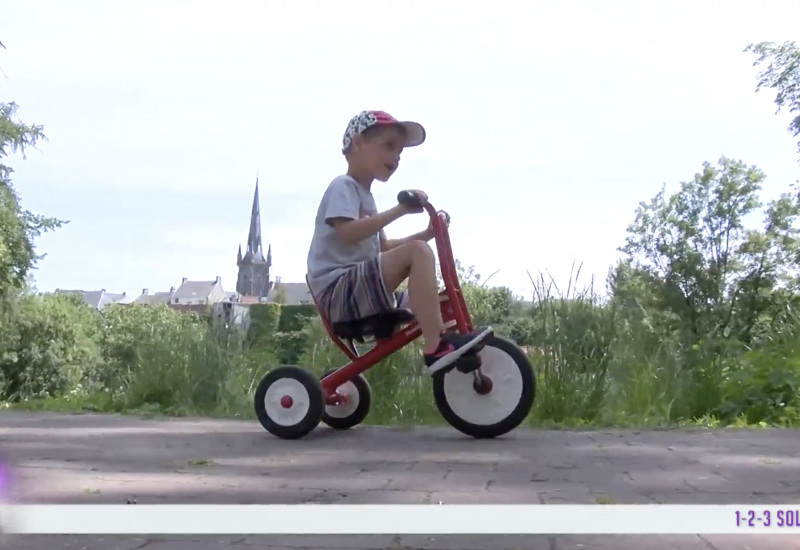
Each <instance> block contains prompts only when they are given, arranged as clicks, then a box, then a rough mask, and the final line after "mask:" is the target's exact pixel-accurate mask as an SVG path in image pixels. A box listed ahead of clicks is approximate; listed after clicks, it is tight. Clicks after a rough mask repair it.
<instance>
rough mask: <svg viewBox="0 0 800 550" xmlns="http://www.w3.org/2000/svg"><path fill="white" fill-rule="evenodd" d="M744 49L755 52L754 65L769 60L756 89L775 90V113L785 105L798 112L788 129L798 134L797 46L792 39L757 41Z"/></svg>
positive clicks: (799, 65) (799, 77) (799, 87)
mask: <svg viewBox="0 0 800 550" xmlns="http://www.w3.org/2000/svg"><path fill="white" fill-rule="evenodd" d="M744 51H746V52H748V51H749V52H753V53H755V54H756V55H758V59H756V61H755V62H754V63H753V65H754V66H758V65H761V64H762V63H764V62H767V61H769V65H768V66H767V68H766V69H764V70H763V71H762V72H761V73H760V74H759V80H758V86H757V87H756V92H758V91H759V90H761V89H762V88H771V89H773V90H775V91H776V95H775V105H777V106H778V112H780V110H781V108H783V107H788V109H789V112H790V113H797V116H795V117H794V119H792V122H791V123H790V124H789V128H788V129H789V132H791V134H792V135H793V136H795V137H798V136H800V48H798V47H797V44H795V43H794V42H788V41H787V42H784V43H783V44H781V45H777V44H775V43H774V42H759V43H757V44H749V45H748V46H747V48H745V50H744ZM797 150H798V152H800V141H798V143H797Z"/></svg>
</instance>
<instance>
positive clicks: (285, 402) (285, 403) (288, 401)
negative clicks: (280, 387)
mask: <svg viewBox="0 0 800 550" xmlns="http://www.w3.org/2000/svg"><path fill="white" fill-rule="evenodd" d="M293 404H294V399H292V396H291V395H284V396H283V397H281V407H283V408H284V409H290V408H292V405H293Z"/></svg>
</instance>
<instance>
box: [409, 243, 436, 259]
mask: <svg viewBox="0 0 800 550" xmlns="http://www.w3.org/2000/svg"><path fill="white" fill-rule="evenodd" d="M403 246H407V247H408V248H409V252H410V253H411V256H412V258H413V261H415V262H431V263H436V258H434V256H433V249H432V248H431V247H430V246H429V245H428V243H426V242H424V241H411V242H408V243H406V244H405V245H403Z"/></svg>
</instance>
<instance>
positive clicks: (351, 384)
mask: <svg viewBox="0 0 800 550" xmlns="http://www.w3.org/2000/svg"><path fill="white" fill-rule="evenodd" d="M397 199H398V201H399V202H401V203H404V204H416V206H418V207H419V206H422V207H424V208H425V210H426V211H427V212H428V214H429V215H430V217H431V223H432V226H433V230H434V235H435V240H436V249H437V252H438V256H439V265H440V269H441V273H442V279H443V280H444V290H443V291H442V292H441V293H440V294H439V303H440V305H441V309H442V319H443V321H444V329H445V330H446V331H459V332H460V333H461V334H466V333H467V332H470V331H471V330H473V328H472V320H471V319H470V316H469V312H468V311H467V305H466V302H465V300H464V296H463V294H462V292H461V286H460V285H459V282H458V276H457V273H456V267H455V260H454V259H453V251H452V248H451V246H450V236H449V233H448V227H447V224H446V223H445V220H447V219H448V218H447V214H446V213H445V212H437V211H436V210H435V209H434V208H433V206H431V204H430V203H429V202H427V201H426V202H425V204H421V203H419V202H418V199H417V197H416V195H414V194H412V193H410V192H408V191H401V192H400V194H399V195H398V197H397ZM314 300H315V303H317V298H316V297H314ZM320 316H321V317H322V322H323V324H324V326H325V330H326V331H327V333H328V335H329V336H330V338H331V339H332V340H333V341H334V343H335V344H336V345H337V346H338V347H339V348H340V349H341V350H342V351H343V352H344V353H345V355H346V356H347V357H348V358H349V360H350V362H349V363H348V364H347V365H345V366H343V367H340V368H339V369H336V370H333V371H329V372H326V373H325V374H323V375H322V379H321V380H320V379H318V378H317V377H316V376H315V375H313V374H312V373H311V372H309V371H307V370H303V369H301V368H299V367H296V366H288V365H285V366H279V367H276V368H275V369H273V370H271V371H270V372H268V373H267V374H266V375H265V376H264V377H263V378H262V379H261V382H260V383H259V385H258V388H257V389H256V392H255V397H254V404H255V409H256V415H257V416H258V420H259V422H260V423H261V425H262V426H263V427H264V428H265V429H266V430H267V431H268V432H270V433H271V434H273V435H275V436H277V437H280V438H282V439H298V438H301V437H303V436H305V435H307V434H308V433H310V432H311V431H312V430H314V429H315V428H316V427H317V426H318V425H319V423H320V422H324V423H325V424H327V425H328V426H329V427H331V428H334V429H339V430H346V429H349V428H352V427H354V426H356V425H358V424H360V423H361V422H363V421H364V419H365V418H366V416H367V414H368V413H369V408H370V387H369V384H368V383H367V379H366V378H365V377H364V375H363V374H362V373H363V372H364V371H366V370H368V369H370V368H372V367H373V366H374V365H376V364H377V363H378V362H380V361H381V360H382V359H384V358H386V357H388V356H389V355H391V354H392V353H394V352H395V351H397V350H399V349H401V348H402V347H403V346H406V345H408V344H409V343H411V342H412V341H413V340H415V339H416V338H418V337H419V336H421V334H422V332H421V330H420V328H419V325H418V324H417V322H416V321H415V320H414V314H413V313H412V312H411V311H410V310H408V309H404V308H397V309H394V310H392V311H389V312H385V313H382V314H379V315H373V316H370V317H366V318H363V319H356V320H352V321H344V322H339V323H333V324H331V323H329V322H328V320H327V319H326V318H325V316H324V314H322V312H321V311H320ZM355 342H359V343H362V344H363V343H365V342H369V343H374V345H373V347H372V349H370V350H369V351H368V352H367V353H365V354H364V355H359V352H358V350H357V349H356V346H355ZM420 361H421V357H420ZM470 361H471V362H473V364H472V367H473V368H472V369H471V368H466V369H463V370H465V371H471V372H468V373H463V372H461V370H459V369H457V368H456V367H457V366H458V365H459V364H460V363H463V362H470ZM474 362H477V364H478V365H479V367H478V368H477V369H474V366H475V363H474ZM432 378H433V398H434V401H435V403H436V407H437V408H438V409H439V412H440V413H441V415H442V417H444V419H445V420H446V421H447V422H448V423H449V424H450V425H451V426H453V427H454V428H455V429H457V430H459V431H460V432H462V433H464V434H466V435H469V436H471V437H474V438H493V437H498V436H500V435H503V434H506V433H508V432H510V431H511V430H513V429H515V428H516V427H517V426H519V425H520V424H521V423H522V422H523V420H525V418H526V417H527V416H528V413H529V412H530V410H531V407H532V406H533V401H534V398H535V394H536V378H535V376H534V373H533V367H532V366H531V364H530V362H529V361H528V358H527V357H526V356H525V354H524V353H523V352H522V350H521V349H520V348H519V347H518V346H516V345H515V344H514V343H513V342H511V341H509V340H506V339H504V338H500V337H498V336H496V335H494V334H491V335H490V336H489V337H488V338H486V339H485V340H484V341H483V343H482V345H481V346H479V347H478V348H476V350H471V351H470V352H468V353H467V354H465V355H464V356H462V357H461V358H459V359H458V361H456V363H454V364H452V365H449V366H447V367H445V368H444V369H441V370H438V371H436V372H434V373H432Z"/></svg>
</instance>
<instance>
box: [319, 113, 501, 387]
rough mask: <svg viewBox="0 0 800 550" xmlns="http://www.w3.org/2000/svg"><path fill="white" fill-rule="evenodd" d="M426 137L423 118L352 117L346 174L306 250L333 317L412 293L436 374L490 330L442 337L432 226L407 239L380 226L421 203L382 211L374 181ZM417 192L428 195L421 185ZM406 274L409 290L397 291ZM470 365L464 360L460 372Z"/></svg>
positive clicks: (368, 310)
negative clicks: (375, 196)
mask: <svg viewBox="0 0 800 550" xmlns="http://www.w3.org/2000/svg"><path fill="white" fill-rule="evenodd" d="M424 141H425V129H424V128H423V127H422V126H421V125H420V124H418V123H416V122H400V121H398V120H397V119H395V118H394V117H392V116H391V115H389V114H387V113H385V112H382V111H363V112H361V113H360V114H358V115H356V116H355V117H353V118H352V119H351V120H350V123H349V124H348V125H347V129H346V131H345V134H344V138H343V140H342V153H343V154H344V156H345V159H346V160H347V174H346V175H342V176H339V177H337V178H336V179H334V180H333V182H331V184H330V185H329V186H328V189H327V190H326V191H325V194H324V195H323V197H322V201H321V202H320V205H319V210H318V211H317V218H316V224H315V228H314V237H313V239H312V241H311V247H310V249H309V252H308V281H309V286H310V287H311V291H312V292H313V293H314V296H315V297H316V298H317V300H318V303H319V306H320V309H321V310H322V311H323V313H324V315H325V316H326V317H327V318H328V320H329V321H330V322H331V323H335V322H337V321H346V320H353V319H358V318H363V317H367V316H369V315H374V314H376V313H379V312H381V311H386V310H389V309H393V308H395V307H405V305H406V299H407V301H408V306H409V307H410V309H411V310H412V311H413V312H414V316H415V318H416V320H417V322H418V323H419V326H420V329H421V330H422V337H423V339H424V346H425V350H424V360H425V365H426V366H427V367H428V372H429V373H433V372H435V371H438V370H440V369H442V368H444V367H447V366H449V365H451V364H453V363H454V362H455V361H456V360H457V359H458V358H459V357H461V356H463V355H464V354H466V353H469V352H473V353H474V352H476V351H477V350H478V349H480V347H481V344H482V343H483V341H484V340H485V339H486V338H487V337H488V336H490V335H491V334H492V333H493V332H492V329H491V328H487V329H485V330H481V331H475V332H472V333H470V334H466V335H460V334H446V335H442V329H443V322H442V314H441V310H440V306H439V293H438V288H437V283H436V269H435V258H434V255H433V251H432V250H431V247H430V246H429V245H428V244H427V241H429V240H431V239H432V238H433V236H434V235H433V227H432V225H431V224H429V225H428V228H427V229H426V230H425V231H422V232H420V233H417V234H415V235H411V236H410V237H406V238H404V239H392V240H390V239H387V238H386V234H385V233H384V231H383V228H384V227H386V226H387V225H388V224H389V223H391V222H393V221H395V220H397V219H399V218H400V217H402V216H404V215H406V214H410V213H419V212H422V211H423V209H422V208H406V207H404V206H402V205H400V204H398V205H396V206H394V207H392V208H390V209H389V210H385V211H383V212H378V210H377V208H376V206H375V200H374V199H373V196H372V193H371V188H372V182H373V181H374V180H376V179H377V180H378V181H383V182H385V181H388V180H389V178H390V177H391V176H392V174H394V172H395V171H396V170H397V167H398V165H399V163H400V153H402V151H403V149H404V148H405V147H414V146H417V145H421V144H422V143H423V142H424ZM414 193H416V194H417V195H418V196H419V197H420V198H422V199H423V202H424V201H425V200H427V196H426V195H425V193H423V192H422V191H414ZM406 279H408V295H406V294H405V293H403V292H396V289H397V287H398V286H399V285H400V283H402V282H403V281H404V280H406ZM474 368H475V367H472V369H474ZM466 369H468V367H461V366H460V365H459V370H466Z"/></svg>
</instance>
